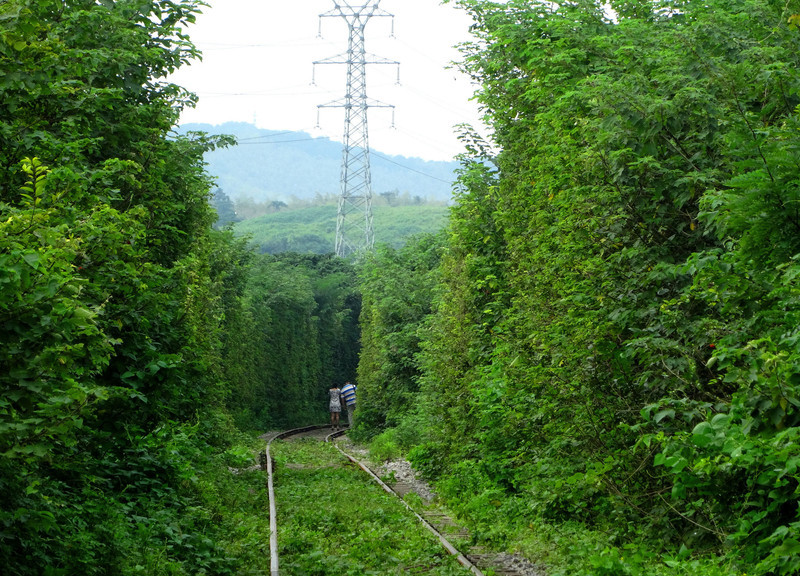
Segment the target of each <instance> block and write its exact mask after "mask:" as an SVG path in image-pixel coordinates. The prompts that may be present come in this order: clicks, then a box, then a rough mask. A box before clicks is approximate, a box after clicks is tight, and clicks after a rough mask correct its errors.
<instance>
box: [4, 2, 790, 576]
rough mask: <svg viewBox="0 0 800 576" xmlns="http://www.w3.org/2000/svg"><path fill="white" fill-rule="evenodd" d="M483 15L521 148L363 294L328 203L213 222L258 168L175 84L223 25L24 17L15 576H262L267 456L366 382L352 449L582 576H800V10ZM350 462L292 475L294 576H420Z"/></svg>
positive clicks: (16, 28) (478, 58) (41, 14)
mask: <svg viewBox="0 0 800 576" xmlns="http://www.w3.org/2000/svg"><path fill="white" fill-rule="evenodd" d="M458 4H459V5H460V6H461V7H462V8H463V9H464V10H465V11H467V12H468V13H469V14H470V15H471V16H472V17H473V19H474V20H475V24H474V28H473V30H474V33H475V35H476V38H475V44H474V45H465V46H464V47H463V50H464V57H465V61H464V64H463V66H464V68H465V69H466V71H467V72H468V73H469V74H470V75H471V76H472V77H473V78H475V79H476V80H478V81H480V83H481V86H482V88H481V90H480V92H479V94H478V98H479V99H480V101H481V103H482V104H483V106H484V108H485V110H486V113H487V119H488V121H489V122H490V124H491V126H492V129H493V132H494V140H495V142H493V143H492V144H493V145H492V146H489V145H488V144H486V143H484V142H482V141H481V140H480V138H477V137H476V136H475V135H474V134H472V133H471V132H470V131H469V130H468V129H465V130H464V132H463V139H464V144H465V147H466V150H467V154H465V155H464V157H463V158H462V168H461V171H460V176H459V178H460V182H459V190H460V193H459V195H458V197H457V204H456V205H455V206H454V207H453V208H452V210H450V211H449V212H446V209H445V208H444V207H443V206H433V205H429V204H421V205H419V206H414V205H413V199H412V205H399V204H403V202H400V201H399V200H401V197H400V196H395V195H393V194H392V193H388V194H382V195H378V196H377V197H376V214H375V227H376V230H378V231H379V232H378V238H377V240H378V242H379V244H381V246H380V247H379V248H378V249H377V250H376V251H375V252H374V253H373V254H371V255H368V256H367V257H366V258H364V260H363V262H358V263H357V264H354V263H352V262H347V261H342V260H339V259H336V258H334V257H332V256H331V255H330V254H325V255H318V254H313V252H314V251H317V250H318V251H320V252H325V253H329V252H330V246H332V244H333V233H334V221H335V206H334V205H332V204H327V205H325V203H324V202H323V205H321V206H315V207H312V208H308V211H307V213H306V214H303V215H302V218H303V221H301V220H300V219H299V217H300V216H301V211H299V210H298V211H291V210H285V208H289V206H284V205H282V204H280V203H277V204H271V205H270V210H271V211H272V213H271V214H268V215H265V216H264V217H263V220H262V221H259V220H258V219H253V220H251V221H250V222H244V223H240V224H239V225H238V226H239V227H237V228H236V234H235V233H234V230H233V229H231V228H225V227H224V225H223V222H233V221H234V220H236V219H237V216H236V215H235V214H233V213H232V212H231V202H230V199H226V197H225V196H224V195H223V194H222V193H218V194H215V196H214V198H213V202H214V204H215V206H216V207H217V214H216V215H215V213H214V210H212V208H211V206H210V204H209V202H210V201H211V200H212V196H211V192H210V191H211V185H212V182H211V178H210V177H209V175H208V174H207V173H206V172H205V169H204V164H203V155H204V154H205V153H206V152H208V151H210V150H213V149H216V148H218V147H223V146H225V145H227V144H229V143H230V142H231V140H230V139H228V138H218V137H215V138H210V137H208V136H207V135H204V134H201V133H190V134H186V135H183V136H181V135H179V134H177V133H176V132H175V131H174V126H175V122H176V120H177V118H178V117H179V114H180V111H181V109H182V108H183V107H185V106H190V105H192V104H193V102H194V100H195V98H194V96H193V95H191V94H188V93H186V92H185V91H183V90H182V89H180V88H179V87H176V86H173V85H171V84H169V83H168V82H167V81H166V77H167V76H168V74H169V73H170V72H172V71H173V70H175V69H176V68H177V67H179V66H181V65H183V64H185V63H186V62H188V61H189V60H191V59H192V58H194V57H196V56H197V54H196V51H195V49H194V47H193V46H192V44H191V43H190V42H189V40H188V38H187V37H186V35H185V32H184V28H185V27H186V26H188V25H189V24H190V23H191V22H192V21H193V20H194V18H195V15H196V13H197V12H198V10H199V8H200V7H201V6H202V2H199V1H194V0H158V1H155V2H154V1H151V0H118V1H115V2H112V1H106V0H100V1H94V0H68V1H66V2H65V1H62V0H41V1H38V2H26V1H23V0H7V1H6V2H3V3H2V4H0V325H2V327H3V330H2V332H0V390H2V395H0V454H2V458H0V564H1V565H2V566H3V569H4V573H8V574H10V575H12V576H39V575H42V574H44V575H46V576H58V575H67V574H89V575H92V574H108V573H114V574H120V575H121V576H128V575H133V574H147V575H148V576H150V575H154V576H160V575H166V574H170V575H183V574H215V575H225V574H245V573H248V572H255V573H257V572H259V571H263V570H264V569H265V563H266V556H265V555H263V554H261V553H260V551H261V550H263V546H264V541H265V539H264V532H265V528H264V518H263V516H264V515H263V511H262V510H260V509H259V508H260V507H261V506H263V484H262V480H261V477H260V475H259V474H257V473H252V472H247V471H246V470H243V469H245V468H248V465H249V464H250V463H251V462H252V458H251V456H250V455H251V454H253V453H254V451H255V450H256V447H257V446H258V444H259V443H258V441H256V440H254V439H253V438H252V436H253V434H243V433H242V432H241V430H247V431H259V432H261V431H264V430H265V429H267V428H272V427H290V426H294V425H296V424H301V423H303V424H305V423H309V422H314V421H320V420H321V419H324V418H325V414H326V404H327V399H326V393H325V391H326V389H327V388H328V386H329V385H330V384H331V383H334V382H337V383H340V382H342V381H344V380H347V379H353V378H354V376H355V375H356V374H357V376H358V384H359V387H360V396H359V421H358V422H357V427H356V429H355V430H354V435H355V436H357V437H360V438H362V439H365V440H368V439H372V449H373V452H374V454H375V455H376V456H377V457H380V458H389V457H391V456H393V455H395V454H397V453H398V452H400V451H404V452H407V453H408V454H409V455H410V457H411V459H412V460H413V461H414V463H415V464H416V465H417V467H418V468H419V469H420V470H421V471H423V472H424V473H425V474H426V475H428V476H429V477H430V478H432V479H434V480H435V481H436V483H437V486H438V489H439V493H440V494H441V495H442V497H443V498H445V499H446V500H447V502H448V505H449V506H450V507H452V508H453V509H454V510H456V511H457V512H458V514H459V515H460V516H461V519H462V520H464V521H465V522H468V523H469V524H470V529H471V532H472V533H473V534H475V535H476V538H478V539H480V540H485V541H489V542H492V543H494V544H495V545H497V546H504V547H507V548H514V549H519V550H523V551H525V552H526V553H528V554H529V555H531V556H532V557H533V558H534V559H535V560H537V561H541V562H546V563H547V564H548V566H549V573H550V574H551V575H553V576H555V575H558V574H571V575H581V574H586V575H590V574H591V575H602V574H614V575H617V574H631V575H643V576H644V575H656V574H687V575H688V574H692V575H694V574H710V575H716V574H726V575H727V574H744V573H746V574H748V575H750V576H773V575H775V576H779V575H786V576H788V575H791V574H796V573H798V571H800V538H798V533H800V516H798V510H799V508H798V486H800V472H798V466H799V465H800V451H799V449H798V436H800V376H799V375H800V347H799V346H798V339H799V337H798V326H800V285H799V284H798V279H800V267H799V266H800V264H798V255H800V215H799V213H798V205H800V161H798V158H800V30H798V28H797V26H798V24H800V4H798V2H797V0H789V1H788V2H774V1H773V0H736V1H734V2H731V1H726V2H722V1H721V0H706V1H703V2H699V1H695V0H675V1H672V0H663V1H661V0H659V1H658V2H653V1H644V0H625V1H623V0H620V1H616V0H612V1H611V2H610V4H609V6H610V7H611V8H612V9H613V10H614V11H615V12H616V16H615V17H614V18H610V17H609V14H608V13H607V12H608V8H607V6H606V4H604V3H600V2H593V1H590V0H585V1H584V0H581V1H579V2H573V3H565V4H553V3H542V4H534V3H531V2H528V1H524V0H509V1H508V2H502V3H494V2H488V1H484V0H461V1H459V2H458ZM495 145H496V146H495ZM494 149H497V150H499V152H497V153H496V154H494V153H490V150H494ZM323 200H324V199H323ZM268 211H269V210H268ZM309 214H311V215H312V217H309ZM217 216H221V217H222V218H221V221H220V222H219V225H220V226H222V229H216V230H215V229H214V227H213V225H214V224H215V220H217ZM445 220H446V221H445ZM281 222H282V223H283V224H282V225H284V226H289V227H291V229H290V232H281V233H280V234H277V233H275V232H274V230H273V228H275V229H277V227H278V223H281ZM308 222H312V223H308ZM445 225H446V226H447V229H446V230H445V231H444V232H440V229H441V227H442V226H445ZM254 226H257V229H258V231H257V229H256V227H254ZM248 227H251V228H248ZM248 230H251V231H252V232H250V233H251V234H252V236H253V239H254V241H255V243H256V244H257V245H260V246H261V247H262V251H284V250H285V249H287V248H292V249H295V250H297V251H302V252H312V253H311V254H309V253H306V254H298V253H286V252H283V253H281V254H280V255H265V254H256V253H254V252H253V251H252V250H250V249H249V248H248V247H247V244H248V241H247V240H246V239H244V238H242V237H241V236H238V237H237V234H240V233H241V234H247V233H248ZM267 231H269V232H267ZM420 233H421V234H420ZM414 234H420V235H419V236H417V237H414V238H410V239H409V237H410V236H411V235H414ZM359 316H360V319H361V325H360V326H359V324H358V323H357V318H359ZM359 346H361V349H360V350H359ZM357 362H358V366H356V363H357ZM318 449H319V450H320V452H318V453H317V452H314V458H316V459H318V460H325V459H326V458H329V456H330V455H325V454H324V452H322V451H323V450H327V449H326V448H318ZM308 450H309V451H313V450H317V448H308ZM326 461H329V462H330V463H331V464H332V466H330V467H321V468H317V467H315V468H314V469H313V470H312V469H310V468H309V469H301V470H289V469H285V470H283V480H282V482H285V483H284V484H282V485H281V486H282V487H281V490H285V492H283V494H282V496H281V497H282V498H286V499H288V501H290V502H291V503H292V504H290V505H289V508H290V509H293V508H296V510H297V514H296V515H295V516H293V517H291V519H289V522H290V524H289V526H288V528H289V530H290V533H289V534H288V536H287V537H285V538H284V541H283V543H282V545H283V546H284V551H285V553H287V554H289V556H290V558H291V560H289V566H292V567H293V568H292V569H293V570H296V571H297V573H303V572H304V571H305V573H311V572H310V571H311V570H313V569H317V568H312V566H314V567H316V566H321V568H319V570H328V571H330V570H333V569H334V568H337V569H344V568H345V566H344V565H343V564H342V562H345V563H346V564H348V565H350V566H351V567H352V566H357V567H358V569H362V568H363V570H364V571H368V570H379V569H380V570H384V569H383V568H377V567H376V564H374V563H373V560H375V559H379V558H380V559H383V560H391V558H390V555H391V554H393V553H394V554H396V560H393V562H394V563H395V565H405V566H408V565H409V563H411V562H412V560H411V557H410V556H407V555H406V552H405V551H401V550H405V549H402V548H401V547H400V543H399V542H396V540H394V536H395V532H394V530H395V529H394V528H388V526H398V524H393V523H394V522H399V523H400V524H399V525H403V523H404V522H407V521H406V520H401V519H400V518H399V517H398V516H396V515H395V512H394V511H393V509H392V508H390V505H389V504H385V505H384V504H383V503H380V504H378V503H377V501H376V503H375V504H374V506H373V507H372V508H370V507H369V506H367V507H366V508H365V509H364V510H361V509H357V508H356V507H353V506H348V505H347V504H348V503H346V502H345V501H343V500H342V499H341V496H340V495H341V487H342V485H347V484H349V483H359V482H364V480H363V479H362V480H358V479H356V478H354V477H352V476H350V470H349V469H347V467H342V466H340V465H339V464H338V463H337V461H335V460H330V459H328V460H326ZM229 467H232V468H235V469H237V470H234V471H231V470H229ZM234 472H237V473H234ZM301 483H302V484H301ZM301 485H302V486H303V488H300V486H301ZM364 489H365V490H366V489H367V487H366V486H364ZM315 498H316V500H315ZM300 500H303V502H304V503H306V504H307V503H308V502H313V503H314V505H315V508H314V510H313V511H311V510H310V509H309V508H306V507H303V508H301V507H300V504H299V501H300ZM322 509H324V510H325V511H326V514H327V515H326V516H320V512H321V510H322ZM356 513H358V514H359V515H361V516H359V518H360V519H359V522H361V523H362V528H363V531H361V532H359V533H358V534H359V535H357V534H356V533H351V532H349V530H350V526H349V525H348V523H347V521H346V520H347V519H349V518H351V517H352V516H353V515H354V514H356ZM312 518H314V519H315V521H316V520H318V519H320V518H322V520H320V521H319V522H316V523H315V522H311V519H312ZM396 531H397V533H402V534H406V531H405V528H404V527H403V528H398V529H397V530H396ZM364 535H367V536H369V537H370V538H368V539H365V540H358V539H359V538H362V537H364V538H367V536H364ZM285 536H286V535H285ZM339 536H343V537H344V538H345V540H346V541H348V542H351V541H355V542H357V545H356V546H354V552H353V554H354V555H352V556H349V557H348V559H347V560H341V558H342V557H341V556H340V555H339V554H338V551H337V552H334V550H333V549H332V548H331V547H330V546H334V545H336V546H338V544H336V543H337V542H339V540H337V538H338V537H339ZM375 537H378V538H381V539H382V540H381V542H376V540H375ZM408 538H409V541H410V542H412V543H416V544H414V545H419V546H421V547H422V548H424V549H425V550H428V549H429V548H428V543H427V541H423V540H419V541H418V540H416V539H415V538H416V537H415V536H414V537H412V536H408ZM395 549H396V550H397V552H391V550H395ZM430 550H432V548H431V549H430ZM308 551H311V553H310V554H309V553H307V552H308ZM431 553H432V554H434V555H433V556H431V558H434V560H432V561H433V562H435V563H436V568H435V569H436V570H439V571H440V572H439V573H447V571H448V570H450V568H448V567H447V566H449V565H448V564H447V563H446V562H445V561H444V560H442V561H441V562H440V563H439V560H440V558H439V557H438V556H436V555H435V553H433V552H431ZM426 562H427V561H426ZM319 573H323V572H319ZM384 573H385V572H384Z"/></svg>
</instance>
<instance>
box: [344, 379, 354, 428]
mask: <svg viewBox="0 0 800 576" xmlns="http://www.w3.org/2000/svg"><path fill="white" fill-rule="evenodd" d="M342 399H343V400H344V402H345V404H347V423H348V424H349V425H350V428H352V427H353V414H354V413H355V411H356V385H355V384H352V383H350V382H345V383H344V386H342Z"/></svg>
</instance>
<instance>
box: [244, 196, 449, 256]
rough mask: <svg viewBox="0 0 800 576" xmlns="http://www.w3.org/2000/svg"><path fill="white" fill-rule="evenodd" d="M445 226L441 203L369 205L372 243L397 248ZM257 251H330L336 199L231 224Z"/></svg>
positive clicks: (444, 207) (270, 252) (331, 248)
mask: <svg viewBox="0 0 800 576" xmlns="http://www.w3.org/2000/svg"><path fill="white" fill-rule="evenodd" d="M446 225H447V207H446V206H444V205H442V204H418V205H410V206H388V205H380V203H377V202H376V203H375V204H373V226H374V229H375V242H376V243H378V244H389V245H391V246H393V247H395V248H399V247H400V246H402V245H403V243H404V242H406V240H408V239H409V238H410V237H411V236H414V235H416V234H427V233H435V232H438V231H439V230H441V229H442V228H443V227H444V226H446ZM235 230H236V233H237V234H240V235H243V236H245V235H246V236H248V237H249V238H251V239H252V242H253V244H254V245H255V246H256V248H257V249H258V250H260V251H261V252H265V253H269V254H279V253H281V252H301V253H308V252H310V253H313V254H327V253H329V252H333V247H334V240H335V239H336V202H335V201H334V202H332V203H328V204H324V205H319V206H310V207H308V208H302V209H298V210H282V211H280V212H275V213H272V214H266V215H264V216H261V217H258V218H253V219H250V220H245V221H244V222H239V223H238V224H236V225H235Z"/></svg>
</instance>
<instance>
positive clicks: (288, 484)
mask: <svg viewBox="0 0 800 576" xmlns="http://www.w3.org/2000/svg"><path fill="white" fill-rule="evenodd" d="M273 450H274V454H275V462H276V480H275V485H276V488H275V490H276V500H277V508H278V542H279V554H280V562H281V574H285V575H286V576H292V575H295V576H323V575H328V574H330V575H334V574H335V575H336V576H341V575H360V576H368V575H381V576H384V575H393V574H397V575H400V574H408V573H414V572H415V571H424V573H425V574H431V575H438V576H457V575H467V574H470V572H469V571H468V570H466V569H465V568H463V567H461V566H460V565H459V564H458V563H457V562H456V560H455V558H453V557H452V556H450V555H449V554H447V552H446V551H445V550H444V549H443V548H442V547H441V545H440V544H439V542H438V540H437V539H436V538H435V537H434V536H433V535H432V534H430V533H429V532H428V531H427V530H425V529H424V528H423V527H422V525H421V524H420V523H419V521H418V520H417V519H416V518H415V517H413V516H412V515H411V514H410V513H409V512H408V511H407V510H406V509H405V507H404V506H403V505H402V504H401V503H400V502H399V501H397V500H396V499H395V498H393V497H392V496H390V495H388V494H386V493H385V492H384V491H383V490H382V489H381V488H380V487H378V486H377V485H376V484H374V483H373V482H372V480H370V479H369V477H368V476H367V475H366V474H364V473H363V472H362V471H361V470H360V469H359V468H358V467H356V466H355V465H353V464H350V463H349V461H347V460H346V459H345V458H344V457H342V456H341V455H340V454H339V452H337V451H336V449H335V448H334V447H333V446H331V445H330V444H323V443H320V442H318V441H314V440H305V441H297V442H276V443H273Z"/></svg>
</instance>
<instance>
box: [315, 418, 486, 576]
mask: <svg viewBox="0 0 800 576" xmlns="http://www.w3.org/2000/svg"><path fill="white" fill-rule="evenodd" d="M345 432H346V431H340V432H334V433H333V434H329V435H328V436H327V437H326V438H325V441H326V442H331V441H332V440H333V439H334V438H337V437H339V436H341V435H342V434H344V433H345ZM333 446H334V448H336V449H337V450H338V451H339V452H341V453H342V455H344V457H345V458H347V459H348V460H350V462H352V463H353V464H356V465H357V466H359V467H360V468H361V469H362V470H363V471H364V472H366V473H367V474H369V475H370V477H371V478H372V479H373V480H374V481H375V482H377V483H378V485H379V486H380V487H381V488H383V490H384V491H385V492H387V493H389V494H391V495H392V496H394V497H395V498H397V499H398V500H399V501H400V503H401V504H402V505H403V506H405V507H406V509H407V510H408V511H409V512H411V513H412V514H413V515H414V516H416V517H417V520H419V521H420V522H421V523H422V525H423V526H425V528H427V529H428V530H429V531H430V532H431V533H432V534H433V535H434V536H436V537H437V538H438V539H439V543H440V544H441V545H442V546H443V547H444V549H445V550H447V551H448V552H449V553H450V554H451V555H452V556H455V557H456V560H457V561H458V563H459V564H461V565H462V566H463V567H464V568H466V569H468V570H469V571H470V572H472V573H473V574H474V575H475V576H484V573H483V572H481V570H480V568H478V567H477V566H475V564H473V563H472V562H471V561H470V560H469V558H467V557H466V556H464V554H462V553H461V552H460V551H459V550H458V549H457V548H456V547H455V546H453V545H452V544H451V543H450V541H449V540H448V539H447V538H445V537H444V535H442V533H441V532H439V531H438V530H437V529H436V528H434V527H433V526H432V525H431V523H430V522H428V521H427V520H425V518H423V517H422V516H420V515H419V514H418V513H417V511H416V510H414V509H413V508H412V507H411V506H409V504H408V502H406V501H405V500H403V499H402V498H401V497H400V495H399V494H398V493H397V492H395V491H394V490H392V489H391V487H390V486H389V485H387V484H386V483H385V482H384V481H383V480H381V479H380V478H378V476H377V475H376V474H375V473H374V472H373V471H372V470H370V469H369V467H368V466H366V465H365V464H364V463H362V462H361V461H359V460H358V459H356V458H355V457H353V456H351V455H350V454H348V453H347V452H345V451H344V450H342V449H341V448H339V447H338V446H337V445H336V444H333Z"/></svg>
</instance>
